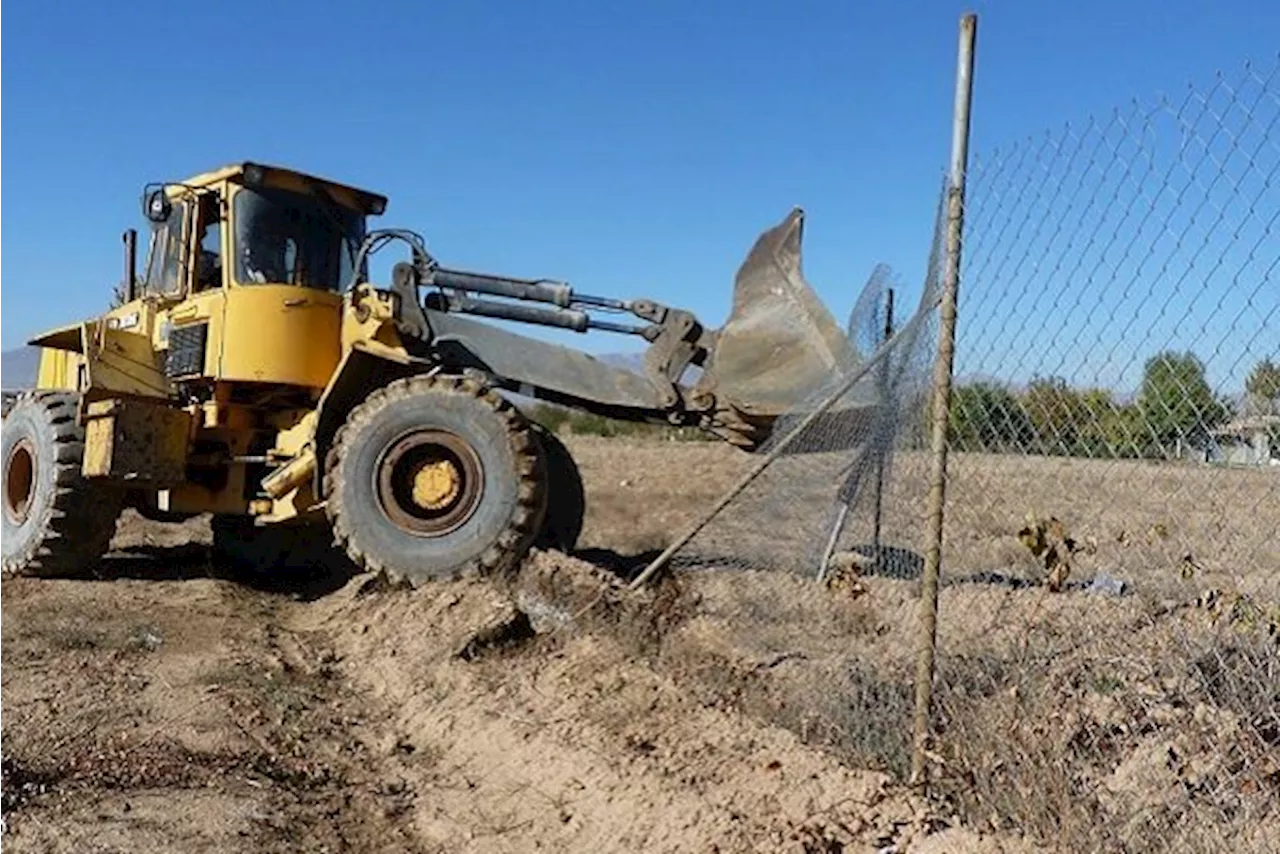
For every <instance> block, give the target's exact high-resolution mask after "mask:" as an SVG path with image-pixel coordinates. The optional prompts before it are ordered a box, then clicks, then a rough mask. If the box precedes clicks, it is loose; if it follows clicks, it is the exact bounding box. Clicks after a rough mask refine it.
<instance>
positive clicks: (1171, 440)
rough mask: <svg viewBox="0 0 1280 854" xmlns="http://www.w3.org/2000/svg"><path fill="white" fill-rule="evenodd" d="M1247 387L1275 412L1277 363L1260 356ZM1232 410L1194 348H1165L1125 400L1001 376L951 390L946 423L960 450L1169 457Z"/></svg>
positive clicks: (1253, 401)
mask: <svg viewBox="0 0 1280 854" xmlns="http://www.w3.org/2000/svg"><path fill="white" fill-rule="evenodd" d="M1245 389H1246V391H1247V393H1248V407H1249V410H1250V412H1252V413H1255V414H1277V413H1280V365H1277V364H1276V363H1275V362H1273V361H1272V360H1270V359H1264V360H1262V361H1260V362H1258V363H1257V364H1256V365H1255V366H1254V367H1253V370H1252V371H1251V373H1250V374H1249V377H1248V380H1247V381H1246V384H1245ZM1237 414H1238V413H1237V412H1236V408H1235V406H1234V404H1233V402H1232V401H1230V400H1228V399H1226V398H1224V397H1221V396H1220V395H1218V394H1216V393H1215V392H1214V390H1213V388H1212V386H1210V385H1209V382H1208V380H1207V379H1206V377H1205V366H1204V363H1203V362H1201V361H1200V359H1199V358H1197V357H1196V356H1195V354H1194V353H1190V352H1177V351H1165V352H1161V353H1158V354H1157V355H1155V356H1153V357H1151V358H1150V359H1148V360H1147V361H1146V363H1145V364H1144V366H1143V374H1142V384H1141V386H1140V387H1139V390H1138V393H1137V394H1136V395H1135V396H1134V398H1133V399H1132V400H1130V401H1127V402H1122V401H1120V400H1117V399H1116V397H1115V395H1114V394H1113V393H1112V392H1111V391H1109V390H1107V389H1101V388H1085V389H1080V388H1075V387H1072V386H1071V385H1069V384H1068V383H1067V382H1066V380H1064V379H1062V378H1061V377H1053V376H1050V377H1041V378H1037V379H1035V380H1033V381H1032V382H1031V383H1029V384H1028V385H1027V387H1026V388H1025V389H1023V390H1022V391H1020V392H1015V391H1013V390H1011V389H1009V388H1008V387H1006V386H1004V385H1001V384H999V383H991V382H973V383H965V384H961V385H959V386H957V387H956V389H955V390H954V392H953V396H952V402H951V416H950V424H949V425H948V426H949V429H950V437H951V443H952V447H954V448H956V449H957V450H961V451H985V452H994V453H1030V454H1045V455H1056V456H1078V457H1106V458H1117V457H1119V458H1168V457H1172V456H1177V455H1178V454H1179V452H1180V451H1181V452H1182V453H1186V452H1187V451H1188V450H1189V449H1193V448H1195V449H1201V448H1204V447H1205V446H1206V445H1207V444H1208V442H1209V440H1210V437H1211V434H1212V431H1213V430H1214V428H1216V427H1219V426H1221V425H1223V424H1225V423H1226V422H1227V421H1229V420H1231V419H1232V418H1233V417H1234V416H1235V415H1237ZM1278 438H1280V437H1278Z"/></svg>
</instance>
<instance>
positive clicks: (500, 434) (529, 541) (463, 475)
mask: <svg viewBox="0 0 1280 854" xmlns="http://www.w3.org/2000/svg"><path fill="white" fill-rule="evenodd" d="M325 497H326V504H325V508H326V512H327V513H328V515H329V518H330V520H331V522H332V523H333V528H334V534H335V536H336V538H337V540H338V542H339V543H340V544H341V545H342V546H343V547H344V548H345V549H346V552H347V555H348V556H349V557H350V558H351V559H352V560H353V561H354V562H355V563H356V564H357V565H359V566H361V567H362V568H364V569H366V570H368V571H370V572H375V573H385V574H386V575H387V576H389V577H390V578H391V579H392V580H394V581H408V582H409V583H410V584H412V585H415V586H416V585H418V584H421V583H422V582H424V581H428V580H439V579H448V578H454V577H457V576H459V575H461V574H463V573H466V572H479V573H482V574H489V573H505V572H510V571H512V570H514V569H515V568H517V567H518V565H519V563H520V561H521V560H522V559H523V558H524V556H525V555H526V554H527V553H528V550H529V548H530V547H531V546H532V545H533V541H534V538H535V536H536V535H537V533H538V530H539V528H540V526H541V524H542V520H543V516H544V514H545V512H546V468H545V464H544V461H543V459H542V454H541V453H540V452H539V447H538V443H537V440H536V439H535V437H534V435H533V432H532V430H531V428H530V426H529V423H528V422H527V421H526V420H525V419H524V417H523V416H522V415H520V413H519V411H517V410H516V408H515V407H514V406H513V405H512V404H511V403H510V401H507V400H505V399H504V398H502V397H500V396H499V395H498V394H496V393H495V392H493V391H492V390H490V389H487V388H486V387H484V386H483V385H481V384H480V383H478V382H475V381H473V380H469V379H462V378H458V377H439V376H437V377H431V376H416V377H409V378H406V379H402V380H397V381H395V382H393V383H391V384H389V385H387V386H386V387H384V388H381V389H378V390H377V391H375V392H373V393H372V394H371V395H370V396H369V397H368V398H367V399H366V400H365V401H364V402H363V403H361V404H360V405H359V406H357V407H355V408H354V409H353V410H352V411H351V413H350V414H349V415H348V416H347V421H346V423H345V424H344V425H343V426H342V428H341V429H340V430H339V431H338V434H337V436H336V437H335V439H334V443H333V448H332V449H331V450H330V452H329V453H328V455H327V458H326V461H325Z"/></svg>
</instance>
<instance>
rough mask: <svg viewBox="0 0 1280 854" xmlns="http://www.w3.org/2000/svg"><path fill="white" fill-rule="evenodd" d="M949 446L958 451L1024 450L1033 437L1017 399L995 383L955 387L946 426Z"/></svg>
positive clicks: (1031, 428)
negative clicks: (949, 439)
mask: <svg viewBox="0 0 1280 854" xmlns="http://www.w3.org/2000/svg"><path fill="white" fill-rule="evenodd" d="M948 428H949V432H950V434H951V445H952V447H954V448H955V449H956V450H959V451H1011V450H1021V449H1025V448H1026V447H1027V445H1028V443H1030V442H1031V441H1032V440H1033V438H1034V436H1035V428H1034V427H1033V426H1032V424H1031V422H1030V420H1029V419H1028V418H1027V413H1026V411H1025V410H1024V409H1023V408H1022V404H1021V403H1019V402H1018V398H1017V397H1015V396H1014V395H1013V393H1012V392H1010V391H1009V390H1008V389H1007V388H1005V387H1004V386H1001V385H997V384H995V383H986V382H976V383H967V384H965V385H962V386H958V387H957V388H956V389H955V391H953V392H952V395H951V415H950V418H949V424H948Z"/></svg>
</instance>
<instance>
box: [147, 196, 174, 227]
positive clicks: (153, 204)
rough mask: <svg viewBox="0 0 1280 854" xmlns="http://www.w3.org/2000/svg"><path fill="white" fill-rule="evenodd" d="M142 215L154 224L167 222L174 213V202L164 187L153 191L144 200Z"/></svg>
mask: <svg viewBox="0 0 1280 854" xmlns="http://www.w3.org/2000/svg"><path fill="white" fill-rule="evenodd" d="M142 213H143V215H144V216H146V218H147V219H149V220H151V221H152V222H167V221H168V219H169V214H171V213H173V202H171V201H169V197H168V195H166V194H165V191H164V187H161V188H160V189H158V190H152V191H151V192H149V193H147V195H146V196H145V197H144V198H143V200H142Z"/></svg>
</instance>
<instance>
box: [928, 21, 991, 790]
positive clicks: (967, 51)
mask: <svg viewBox="0 0 1280 854" xmlns="http://www.w3.org/2000/svg"><path fill="white" fill-rule="evenodd" d="M977 32H978V16H977V15H975V14H973V13H968V14H966V15H964V16H963V17H962V18H961V19H960V49H959V54H958V58H957V63H956V93H955V113H954V118H953V121H952V128H951V163H950V168H949V170H948V175H947V239H946V250H945V254H944V256H943V263H944V267H943V277H942V303H941V307H940V309H939V314H940V328H939V330H938V354H937V359H936V360H935V362H934V366H933V397H932V413H933V420H932V429H933V432H932V447H931V451H932V455H931V456H932V460H931V463H932V464H931V466H930V472H929V475H930V477H929V503H928V542H927V546H926V549H925V557H924V580H923V583H922V585H921V589H920V634H919V638H918V640H917V644H918V651H917V657H916V677H915V718H914V721H913V726H912V736H913V739H912V741H913V746H912V752H911V782H912V783H913V784H916V785H923V783H924V782H925V773H924V770H925V758H926V753H927V751H928V748H929V735H930V725H929V721H930V714H929V712H930V708H931V706H932V703H933V676H934V653H935V646H936V644H937V639H938V579H939V576H940V574H941V566H942V527H943V524H942V523H943V513H944V511H945V507H946V487H947V422H948V417H949V415H950V410H951V373H952V367H953V365H954V362H955V343H956V304H957V296H958V293H959V289H960V287H959V286H960V246H961V237H962V235H963V230H964V182H965V171H966V167H967V164H968V159H969V108H970V105H971V103H972V98H973V50H974V43H975V41H976V37H977Z"/></svg>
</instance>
